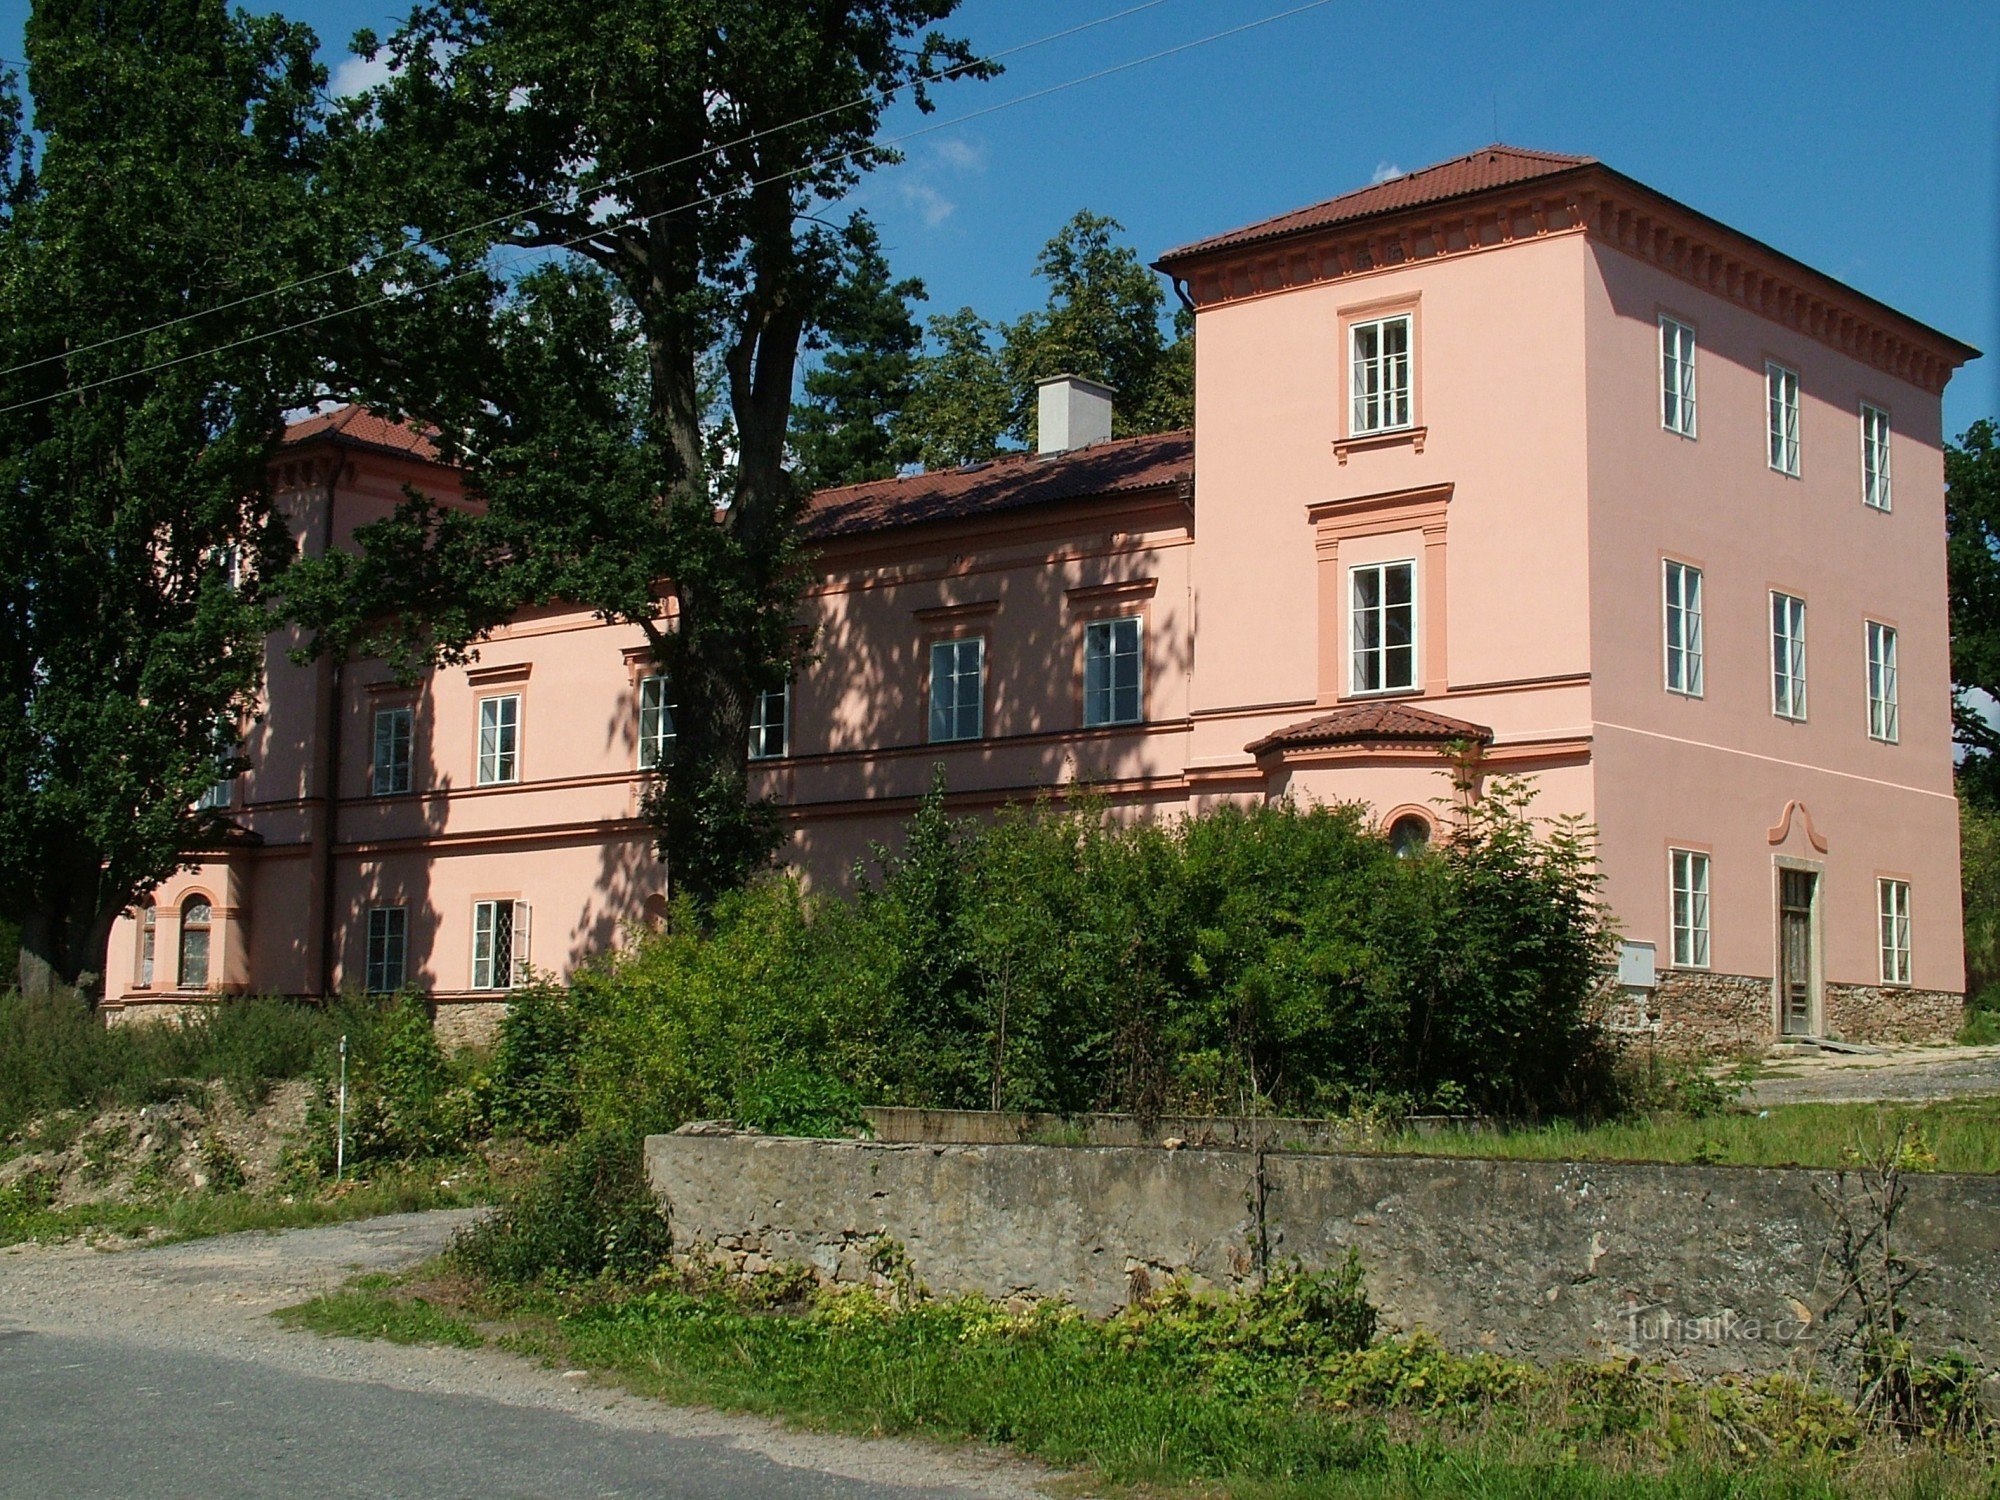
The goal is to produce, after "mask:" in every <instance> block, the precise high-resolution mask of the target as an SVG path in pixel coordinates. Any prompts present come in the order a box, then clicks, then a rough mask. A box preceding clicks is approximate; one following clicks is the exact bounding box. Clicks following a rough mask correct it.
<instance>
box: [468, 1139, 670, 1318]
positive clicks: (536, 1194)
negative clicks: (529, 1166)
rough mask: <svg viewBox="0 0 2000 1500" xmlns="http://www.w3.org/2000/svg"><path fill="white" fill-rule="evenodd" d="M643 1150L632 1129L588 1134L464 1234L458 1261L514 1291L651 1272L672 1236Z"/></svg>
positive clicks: (621, 1277)
mask: <svg viewBox="0 0 2000 1500" xmlns="http://www.w3.org/2000/svg"><path fill="white" fill-rule="evenodd" d="M640 1148H641V1142H640V1138H639V1136H637V1135H636V1134H634V1133H632V1132H630V1131H628V1130H620V1129H597V1130H590V1131H586V1132H585V1133H584V1134H583V1135H581V1136H579V1137H578V1138H577V1139H576V1140H575V1141H574V1142H572V1143H571V1144H570V1145H569V1146H568V1147H567V1148H566V1149H565V1150H564V1151H563V1152H562V1153H561V1154H560V1155H559V1156H557V1158H556V1159H555V1161H553V1162H552V1163H550V1165H549V1167H548V1169H547V1170H546V1171H545V1172H544V1173H543V1174H542V1175H541V1177H540V1178H538V1179H537V1180H536V1181H535V1182H534V1183H532V1184H531V1185H529V1186H528V1187H527V1188H526V1189H525V1190H524V1191H523V1192H522V1193H521V1194H520V1196H519V1197H518V1198H516V1199H515V1200H514V1201H513V1202H512V1203H510V1204H508V1205H506V1206H505V1207H503V1208H501V1209H500V1210H499V1211H497V1212H496V1213H495V1214H494V1215H493V1216H492V1217H491V1218H489V1219H487V1220H485V1221H483V1222H482V1223H479V1224H477V1225H474V1226H473V1227H472V1228H471V1229H468V1230H466V1231H465V1232H464V1233H463V1234H461V1235H460V1236H459V1237H458V1239H457V1240H456V1241H454V1242H453V1245H452V1249H451V1256H452V1258H453V1259H454V1260H456V1261H457V1262H459V1263H460V1264H462V1265H464V1266H466V1267H467V1268H468V1269H470V1270H472V1271H474V1272H476V1273H477V1274H479V1275H481V1276H484V1277H488V1278H490V1279H492V1280H494V1281H497V1282H500V1283H502V1284H504V1285H510V1286H526V1285H530V1284H533V1283H537V1282H552V1283H555V1284H558V1285H560V1284H567V1283H571V1282H578V1281H590V1280H595V1279H597V1278H600V1277H609V1278H611V1279H612V1280H631V1279H634V1278H637V1277H640V1276H644V1275H646V1274H647V1273H649V1272H651V1271H652V1270H654V1269H655V1268H656V1267H657V1266H658V1265H659V1263H660V1262H661V1261H662V1260H663V1259H664V1258H665V1256H666V1254H667V1249H668V1243H669V1237H668V1232H667V1221H666V1216H665V1215H664V1214H662V1213H661V1211H660V1205H659V1202H658V1200H656V1199H655V1198H654V1197H653V1193H652V1189H651V1188H650V1186H649V1185H648V1184H647V1182H646V1173H645V1165H644V1161H643V1155H642V1152H641V1149H640Z"/></svg>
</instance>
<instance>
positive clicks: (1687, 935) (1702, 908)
mask: <svg viewBox="0 0 2000 1500" xmlns="http://www.w3.org/2000/svg"><path fill="white" fill-rule="evenodd" d="M1667 864H1668V868H1669V870H1670V873H1671V883H1672V886H1673V960H1674V967H1675V968H1677V969H1705V968H1707V967H1708V856H1707V855H1706V854H1702V853H1700V852H1698V851H1697V850H1694V849H1670V850H1668V851H1667Z"/></svg>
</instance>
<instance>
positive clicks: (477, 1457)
mask: <svg viewBox="0 0 2000 1500" xmlns="http://www.w3.org/2000/svg"><path fill="white" fill-rule="evenodd" d="M464 1218H465V1216H464V1215H462V1214H459V1215H450V1214H429V1215H416V1214H412V1215H402V1216H398V1217H396V1218H390V1219H378V1220H372V1221H367V1222H364V1223H360V1224H351V1225H343V1226H340V1227H337V1228H329V1229H313V1230H297V1231H293V1232H291V1233H288V1234H282V1235H232V1236H229V1237H226V1238H223V1239H216V1240H207V1241H199V1242H195V1243H191V1244H185V1245H175V1246H168V1247H164V1248H159V1249H130V1250H119V1251H115V1252H110V1253H106V1252H102V1251H96V1250H91V1249H87V1248H84V1247H80V1246H64V1247H56V1248H49V1249H40V1248H34V1247H17V1248H15V1249H12V1250H8V1251H5V1252H0V1497H7V1500H12V1497H15V1496H20V1497H34V1500H72V1497H97V1496H118V1497H125V1496H144V1497H148V1500H152V1497H163V1500H164V1497H178V1496H190V1497H192V1496H200V1497H203V1500H224V1497H227V1500H235V1497H249V1496H257V1497H262V1496H291V1495H307V1496H314V1497H318V1496H329V1497H331V1496H363V1495H365V1496H370V1497H402V1496H421V1497H431V1496H471V1497H478V1500H503V1497H512V1496H544V1495H551V1496H553V1495H560V1496H564V1497H570V1496H577V1497H582V1496H603V1495H618V1496H641V1495H644V1496H655V1495H658V1496H674V1497H687V1500H708V1497H724V1496H728V1497H737V1496H744V1497H771V1500H793V1497H798V1500H806V1497H813V1500H818V1497H828V1500H835V1497H840V1500H845V1497H850V1496H854V1497H858V1496H867V1495H886V1496H956V1497H972V1496H993V1497H1000V1500H1028V1497H1031V1496H1034V1495H1036V1494H1039V1493H1042V1490H1041V1485H1042V1483H1043V1482H1044V1481H1045V1480H1046V1479H1047V1478H1048V1477H1049V1476H1048V1475H1046V1474H1045V1473H1044V1472H1042V1471H1039V1470H1035V1469H1032V1468H1030V1467H1028V1466H1027V1465H1024V1464H1020V1463H1018V1462H1016V1461H1014V1460H1011V1459H1009V1458H1007V1457H1005V1456H1003V1455H1000V1454H998V1453H995V1452H992V1451H990V1450H981V1449H965V1450H947V1449H940V1448H933V1447H928V1446H925V1445H921V1444H913V1443H902V1442H893V1441H882V1442H866V1441H862V1440H859V1439H853V1438H841V1437H833V1436H827V1435H824V1434H808V1433H799V1432H793V1431H789V1430H787V1429H785V1428H783V1427H780V1426H778V1425H777V1424H775V1423H771V1422H766V1421H762V1420H759V1419H755V1418H747V1417H733V1416H728V1415H725V1414H721V1413H716V1412H709V1411H696V1410H685V1409H677V1408H672V1407H667V1406H662V1405H659V1404H657V1403H654V1402H650V1401H644V1400H641V1399H639V1398H636V1397H633V1396H630V1395H627V1394H625V1393H623V1392H620V1391H616V1390H612V1389H609V1388H605V1387H601V1386H596V1385H594V1384H592V1383H591V1382H590V1381H588V1380H587V1379H585V1378H583V1377H582V1376H581V1375H580V1374H579V1373H577V1372H569V1373H568V1374H565V1373H564V1372H561V1371H553V1370H547V1369H543V1368H541V1367H540V1366H537V1365H534V1364H531V1363H530V1362H528V1361H526V1360H522V1359H519V1358H516V1357H514V1356H511V1355H508V1354H505V1353H503V1352H501V1351H498V1350H493V1349H475V1350H464V1349H430V1348H410V1347H405V1346H399V1345H393V1344H384V1343H369V1342H359V1341H355V1340H351V1339H331V1338H321V1337H319V1336H318V1335H316V1334H312V1333H306V1332H301V1331H296V1330H292V1329H288V1328H285V1327H283V1326H281V1325H279V1324H277V1323H276V1322H274V1321H273V1320H272V1319H271V1318H270V1317H269V1316H268V1314H269V1313H270V1312H271V1310H272V1309H273V1308H276V1307H282V1306H287V1305H290V1304H292V1303H296V1302H299V1301H302V1300H304V1299H305V1298H306V1297H309V1296H311V1295H313V1294H314V1293H315V1292H317V1291H320V1290H324V1289H326V1288H329V1287H332V1286H337V1285H338V1284H340V1282H342V1281H344V1280H346V1279H347V1277H349V1276H351V1275H353V1274H355V1273H356V1272H359V1271H364V1270H394V1269H397V1268H399V1267H401V1266H406V1265H409V1264H411V1263H413V1262H414V1261H416V1260H420V1259H423V1258H424V1257H426V1256H428V1255H430V1254H434V1253H435V1252H436V1251H437V1249H438V1248H440V1247H441V1246H442V1244H443V1243H444V1241H445V1239H446V1238H447V1237H448V1235H449V1233H450V1231H451V1230H452V1229H453V1228H454V1227H455V1226H456V1225H457V1224H459V1223H462V1222H464Z"/></svg>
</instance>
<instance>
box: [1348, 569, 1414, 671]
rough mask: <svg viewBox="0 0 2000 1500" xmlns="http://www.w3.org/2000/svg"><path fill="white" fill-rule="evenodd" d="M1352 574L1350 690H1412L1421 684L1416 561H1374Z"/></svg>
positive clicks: (1349, 634) (1349, 608) (1349, 627)
mask: <svg viewBox="0 0 2000 1500" xmlns="http://www.w3.org/2000/svg"><path fill="white" fill-rule="evenodd" d="M1349 576H1350V579H1351V582H1350V584H1349V595H1348V598H1349V607H1348V617H1349V625H1348V639H1349V642H1350V647H1351V651H1350V662H1351V667H1350V672H1349V677H1348V682H1349V690H1350V691H1351V692H1356V693H1398V692H1409V691H1410V690H1411V689H1413V688H1415V687H1416V685H1417V602H1416V564H1415V563H1414V562H1392V563H1370V564H1368V565H1367V566H1366V567H1360V568H1356V569H1354V571H1353V572H1352V574H1350V575H1349Z"/></svg>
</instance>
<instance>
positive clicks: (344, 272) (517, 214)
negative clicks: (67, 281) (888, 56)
mask: <svg viewBox="0 0 2000 1500" xmlns="http://www.w3.org/2000/svg"><path fill="white" fill-rule="evenodd" d="M1165 3H1166V0H1140V3H1139V4H1137V5H1128V6H1127V7H1126V8H1125V9H1123V10H1120V11H1114V12H1113V13H1112V14H1110V15H1108V16H1099V17H1098V18H1097V19H1096V20H1093V21H1084V22H1081V23H1079V24H1078V25H1075V26H1070V27H1067V28H1065V29H1064V30H1062V31H1052V32H1050V33H1048V35H1046V36H1039V37H1036V38H1035V39H1034V40H1032V41H1027V42H1021V43H1019V44H1018V45H1016V46H1012V47H1004V48H1002V49H1001V50H999V51H998V52H990V53H988V54H987V55H986V56H984V57H978V58H974V59H972V60H971V61H969V62H963V63H954V64H953V65H952V66H951V67H948V68H939V69H937V70H936V71H935V72H930V73H923V74H920V75H918V76H917V77H915V78H912V79H910V80H909V82H908V83H903V84H897V85H896V86H895V87H894V88H887V89H869V90H868V91H867V92H865V93H861V94H857V95H855V97H854V98H852V99H849V100H846V101H844V102H843V103H840V104H834V105H830V106H828V107H827V108H825V109H822V110H819V111H818V112H816V113H814V114H809V115H801V116H799V117H798V118H797V119H794V120H787V121H785V122H784V123H783V124H780V125H770V126H767V127H765V128H764V129H762V130H756V131H752V132H751V133H750V134H748V135H744V136H738V137H737V138H736V139H735V140H732V141H723V142H721V143H720V144H718V145H714V146H708V147H704V148H703V149H702V150H700V151H694V152H690V153H689V154H688V155H686V156H677V157H675V158H673V160H671V161H663V162H656V163H654V164H653V165H651V166H646V167H638V168H635V169H634V170H632V171H630V172H626V173H623V174H622V175H620V176H617V177H611V178H607V179H606V180H605V181H603V182H601V183H596V184H593V185H592V188H591V191H592V193H593V194H595V195H602V194H604V193H606V192H608V191H610V190H611V189H612V188H616V187H623V186H625V185H626V184H628V183H632V182H636V181H638V180H639V179H640V178H642V177H650V176H652V175H654V174H656V173H659V172H666V171H671V170H672V169H673V168H675V167H681V166H687V165H689V164H691V163H693V162H697V161H701V160H702V159H703V158H705V157H710V156H718V155H720V154H721V153H723V152H725V151H734V150H735V149H736V148H737V147H739V146H747V145H751V144H753V143H755V142H757V141H760V140H763V139H764V138H765V137H766V136H772V135H778V134H781V133H782V132H784V131H788V130H796V129H797V128H799V127H800V126H802V125H810V124H812V123H813V122H814V121H816V120H824V119H826V118H827V117H828V116H830V115H837V114H843V113H845V112H846V111H848V110H850V109H859V108H860V107H862V106H863V105H866V104H869V103H886V102H887V101H889V100H890V99H892V98H894V97H895V96H896V94H897V93H899V92H900V91H901V90H903V89H904V88H911V87H920V86H922V85H923V84H926V83H942V82H946V81H949V80H950V79H953V78H956V77H959V76H961V75H963V74H965V73H968V72H970V71H972V70H973V69H975V68H979V67H983V66H985V65H986V64H989V63H996V62H998V61H1000V60H1001V59H1002V58H1005V57H1013V56H1015V55H1017V54H1018V53H1022V52H1028V51H1032V50H1033V49H1034V48H1036V47H1043V46H1047V45H1048V44H1049V43H1050V42H1060V41H1064V40H1066V39H1068V38H1069V37H1073V36H1076V35H1078V34H1079V33H1081V32H1085V31H1091V30H1094V29H1095V28H1097V27H1099V26H1108V25H1110V24H1111V23H1112V22H1114V21H1122V20H1124V19H1125V18H1126V17H1128V16H1133V15H1137V14H1138V13H1139V12H1140V11H1142V10H1151V9H1153V8H1154V7H1155V6H1159V5H1164V4H1165ZM5 60H6V59H4V58H0V62H4V61H5ZM23 66H25V64H24V65H23ZM567 203H568V200H567V199H565V198H548V199H544V200H543V201H542V202H540V203H535V204H530V205H529V206H528V207H526V208H517V209H510V210H509V211H508V212H506V213H504V214H499V215H496V216H495V217H493V218H491V219H484V220H481V221H480V222H479V223H477V224H468V225H466V226H465V227H464V228H462V229H454V230H452V231H451V232H450V233H448V234H441V235H439V236H437V237H436V238H435V239H422V240H415V241H412V242H411V243H410V244H407V245H402V246H398V247H397V248H398V250H399V251H402V252H407V251H411V250H431V249H436V248H438V247H439V246H441V245H446V244H449V243H451V242H452V241H453V240H456V239H460V238H463V237H464V236H466V235H469V234H477V233H479V232H480V231H481V230H485V229H492V228H494V227H496V226H497V225H501V224H505V223H508V222H509V221H511V220H519V219H526V218H530V217H532V216H533V215H535V214H538V213H542V212H544V211H545V210H547V209H552V208H563V207H565V206H567ZM381 258H382V257H381V256H379V255H366V256H363V257H362V258H361V259H359V260H356V261H352V262H350V263H349V264H347V265H345V266H342V267H339V268H338V269H336V270H331V271H320V272H316V273H315V274H313V275H311V276H301V277H299V278H297V279H296V280H292V281H286V282H280V283H279V284H278V285H277V286H274V287H267V288H265V289H264V290H263V291H260V292H249V293H246V294H245V295H243V296H241V297H236V298H233V299H231V300H230V301H228V302H219V303H217V304H216V305H215V306H213V307H205V308H203V309H202V310H201V311H199V312H191V313H182V314H180V315H179V316H178V317H173V318H167V319H165V320H163V321H161V322H158V323H150V324H148V325H146V326H145V327H143V328H134V329H131V330H129V331H127V332H125V333H115V334H111V335H109V336H108V337H106V338H101V339H98V340H97V341H96V342H95V343H89V344H81V345H79V346H77V347H76V348H74V349H66V350H64V351H63V352H62V353H60V354H45V355H43V356H42V357H41V358H39V359H30V360H24V361H23V362H22V363H20V364H18V365H9V366H8V367H6V368H5V369H0V377H5V376H8V375H18V374H20V373H21V372H22V371H24V370H34V369H39V368H40V367H41V366H43V365H46V364H54V363H56V362H58V361H61V360H68V359H74V358H75V357H76V356H78V355H80V354H89V353H92V352H94V351H96V350H98V349H109V348H113V347H115V346H116V345H119V344H125V343H130V342H131V341H132V340H133V339H139V338H145V337H146V336H147V335H148V334H154V333H163V332H165V331H166V330H167V329H170V328H179V327H180V326H181V325H183V324H185V323H193V322H196V321H198V320H199V319H202V318H208V317H213V316H214V315H215V314H217V313H223V312H233V311H234V310H235V309H237V308H239V307H248V306H251V305H252V304H254V303H258V302H264V301H267V300H269V299H270V298H272V297H277V296H281V295H283V294H284V293H286V292H290V291H297V290H299V289H300V288H302V287H309V286H316V285H318V284H319V283H320V282H323V281H330V280H332V279H334V278H336V277H341V276H349V275H352V274H354V273H356V272H359V271H365V270H367V269H369V268H370V267H371V266H373V265H375V264H376V263H378V262H379V261H380V260H381Z"/></svg>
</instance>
